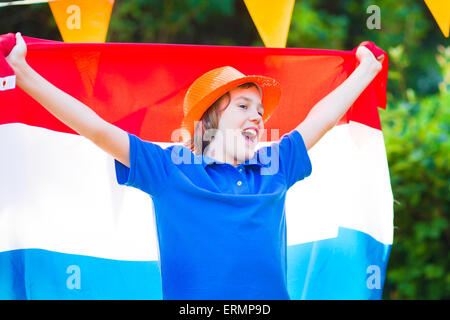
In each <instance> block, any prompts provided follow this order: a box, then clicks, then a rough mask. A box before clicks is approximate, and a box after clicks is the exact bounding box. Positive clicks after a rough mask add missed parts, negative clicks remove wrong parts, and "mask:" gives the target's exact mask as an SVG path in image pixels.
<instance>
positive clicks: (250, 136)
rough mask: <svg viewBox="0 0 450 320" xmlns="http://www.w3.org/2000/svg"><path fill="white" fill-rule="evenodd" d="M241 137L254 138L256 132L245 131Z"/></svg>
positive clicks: (253, 130) (251, 130)
mask: <svg viewBox="0 0 450 320" xmlns="http://www.w3.org/2000/svg"><path fill="white" fill-rule="evenodd" d="M242 134H243V135H246V136H247V137H249V138H253V137H256V130H255V129H245V130H244V131H243V132H242Z"/></svg>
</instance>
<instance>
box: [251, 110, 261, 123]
mask: <svg viewBox="0 0 450 320" xmlns="http://www.w3.org/2000/svg"><path fill="white" fill-rule="evenodd" d="M249 119H250V121H253V122H255V123H259V122H261V121H262V116H261V115H260V114H259V112H258V110H257V109H255V108H252V110H251V111H250V115H249Z"/></svg>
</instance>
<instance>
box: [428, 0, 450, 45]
mask: <svg viewBox="0 0 450 320" xmlns="http://www.w3.org/2000/svg"><path fill="white" fill-rule="evenodd" d="M425 4H426V5H427V7H428V9H429V10H430V12H431V14H432V15H433V17H434V19H435V20H436V23H437V24H438V26H439V28H440V29H441V31H442V33H443V34H444V36H445V37H446V38H448V36H449V33H450V1H449V0H425Z"/></svg>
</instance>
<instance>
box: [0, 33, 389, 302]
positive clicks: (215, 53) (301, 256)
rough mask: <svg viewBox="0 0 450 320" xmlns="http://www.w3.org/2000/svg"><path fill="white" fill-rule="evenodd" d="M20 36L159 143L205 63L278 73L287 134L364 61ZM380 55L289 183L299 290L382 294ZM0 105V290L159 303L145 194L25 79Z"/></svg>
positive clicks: (66, 79) (282, 128) (170, 139)
mask: <svg viewBox="0 0 450 320" xmlns="http://www.w3.org/2000/svg"><path fill="white" fill-rule="evenodd" d="M24 38H25V41H26V42H27V45H28V55H27V61H28V63H29V64H30V65H31V67H32V68H34V69H35V70H36V71H37V72H38V73H40V74H41V75H42V76H43V77H44V78H46V79H47V80H49V81H50V82H51V83H53V84H54V85H55V86H57V87H58V88H60V89H62V90H63V91H65V92H67V93H68V94H70V95H72V96H73V97H75V98H77V99H79V100H80V101H82V102H83V103H85V104H86V105H88V106H89V107H90V108H92V109H93V110H94V111H95V112H96V113H97V114H98V115H99V116H100V117H102V118H103V119H105V120H106V121H108V122H110V123H112V124H114V125H116V126H118V127H120V128H122V129H124V130H126V131H128V132H129V133H132V134H135V135H137V136H139V137H140V138H142V139H144V140H148V141H152V142H154V143H157V144H159V145H161V146H162V147H167V146H170V145H172V144H174V143H177V142H178V141H177V140H174V139H175V136H172V133H173V132H174V130H176V129H177V128H179V126H180V124H181V120H182V116H183V111H182V101H183V97H184V95H185V93H186V91H187V89H188V87H189V86H190V84H191V83H192V82H193V81H194V80H195V79H196V78H197V77H198V76H200V75H201V74H203V73H205V72H206V71H209V70H211V69H214V68H217V67H220V66H224V65H230V66H233V67H235V68H236V69H238V70H240V71H241V72H243V73H245V74H260V75H266V76H270V77H273V78H275V79H277V80H278V81H279V82H280V84H281V86H282V90H283V93H282V98H281V101H280V105H279V107H278V109H277V110H276V111H275V113H274V114H273V116H272V117H271V118H270V119H269V120H268V122H267V123H266V128H267V129H268V132H271V130H272V129H279V133H280V137H281V135H283V134H285V133H287V132H289V131H291V130H292V129H294V128H295V127H296V126H297V125H298V124H299V123H301V121H302V120H303V119H304V118H305V117H306V115H307V113H308V112H309V110H310V109H311V108H312V107H313V106H314V105H315V104H316V103H317V102H318V101H320V100H321V99H322V98H323V97H324V96H325V95H327V94H328V93H329V92H331V91H332V90H334V89H335V88H336V87H337V86H339V85H340V84H341V83H342V82H343V81H344V80H345V79H346V78H347V77H348V76H349V75H350V74H351V72H352V71H353V70H354V68H355V66H356V58H355V54H354V53H355V52H354V50H353V51H334V50H317V49H299V48H289V49H286V48H282V49H280V48H255V47H225V46H198V45H170V44H119V43H110V44H72V43H61V42H57V41H49V40H41V39H35V38H29V37H24ZM383 65H384V66H383V70H382V71H381V72H380V73H379V74H378V75H377V77H376V78H375V79H374V81H373V82H372V83H371V84H370V85H369V86H368V87H367V89H366V90H365V91H364V92H363V93H362V94H361V96H360V97H359V98H358V99H357V100H356V101H355V103H354V104H353V106H352V108H351V109H350V110H349V112H348V113H347V114H346V115H345V116H344V117H343V118H342V119H341V120H340V121H339V123H338V125H337V126H336V127H335V128H333V129H332V130H331V131H329V132H328V133H327V134H326V135H325V136H324V137H323V138H322V140H321V141H319V142H318V143H317V144H316V145H315V146H314V147H313V148H312V149H311V150H310V151H309V154H310V158H311V162H312V168H313V169H312V174H311V176H310V177H308V178H307V179H305V180H302V181H299V182H298V183H297V184H295V185H294V186H293V187H292V188H291V189H290V190H289V191H288V194H287V198H286V219H287V243H288V249H287V257H288V270H287V277H288V289H289V294H290V296H291V298H292V299H380V298H381V297H382V289H383V284H384V280H385V274H386V265H387V261H388V258H389V254H390V248H391V245H392V240H393V197H392V191H391V186H390V181H389V171H388V165H387V160H386V152H385V147H384V141H383V134H382V131H381V126H380V119H379V114H378V108H385V106H386V81H387V69H388V57H387V56H386V59H385V61H384V62H383ZM0 106H1V112H0V148H1V150H3V151H2V157H0V176H1V177H2V178H1V179H0V270H1V272H0V299H161V298H162V293H161V274H160V269H159V249H158V242H157V236H156V229H155V220H154V212H153V203H152V199H151V197H149V196H148V195H147V194H146V193H144V192H141V191H140V190H137V189H134V188H129V187H126V186H122V185H119V184H118V183H117V180H116V177H115V169H114V159H113V158H112V157H111V156H110V155H108V154H107V153H105V152H103V151H102V150H101V149H100V148H98V147H97V146H96V145H95V144H93V143H92V142H91V141H89V140H87V139H86V138H84V137H82V136H79V135H78V134H77V133H76V132H74V131H73V130H72V129H70V128H68V127H67V126H65V125H64V124H63V123H62V122H60V121H59V120H58V119H56V118H55V117H54V116H52V115H51V114H50V113H49V112H48V111H47V110H46V109H44V108H43V107H42V106H40V105H39V104H38V103H37V102H36V101H35V100H33V99H32V98H31V97H29V96H28V95H27V94H25V93H24V92H23V91H22V90H21V89H20V88H16V89H13V90H7V91H2V92H0ZM271 139H272V137H271V136H270V135H268V139H267V141H264V142H261V145H264V144H268V143H270V141H271ZM174 201H176V199H174ZM261 281H264V279H261Z"/></svg>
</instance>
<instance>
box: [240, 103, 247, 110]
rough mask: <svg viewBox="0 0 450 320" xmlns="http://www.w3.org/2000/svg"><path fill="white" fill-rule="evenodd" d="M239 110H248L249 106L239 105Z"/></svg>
mask: <svg viewBox="0 0 450 320" xmlns="http://www.w3.org/2000/svg"><path fill="white" fill-rule="evenodd" d="M239 108H241V109H247V106H246V105H245V104H240V105H239Z"/></svg>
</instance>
